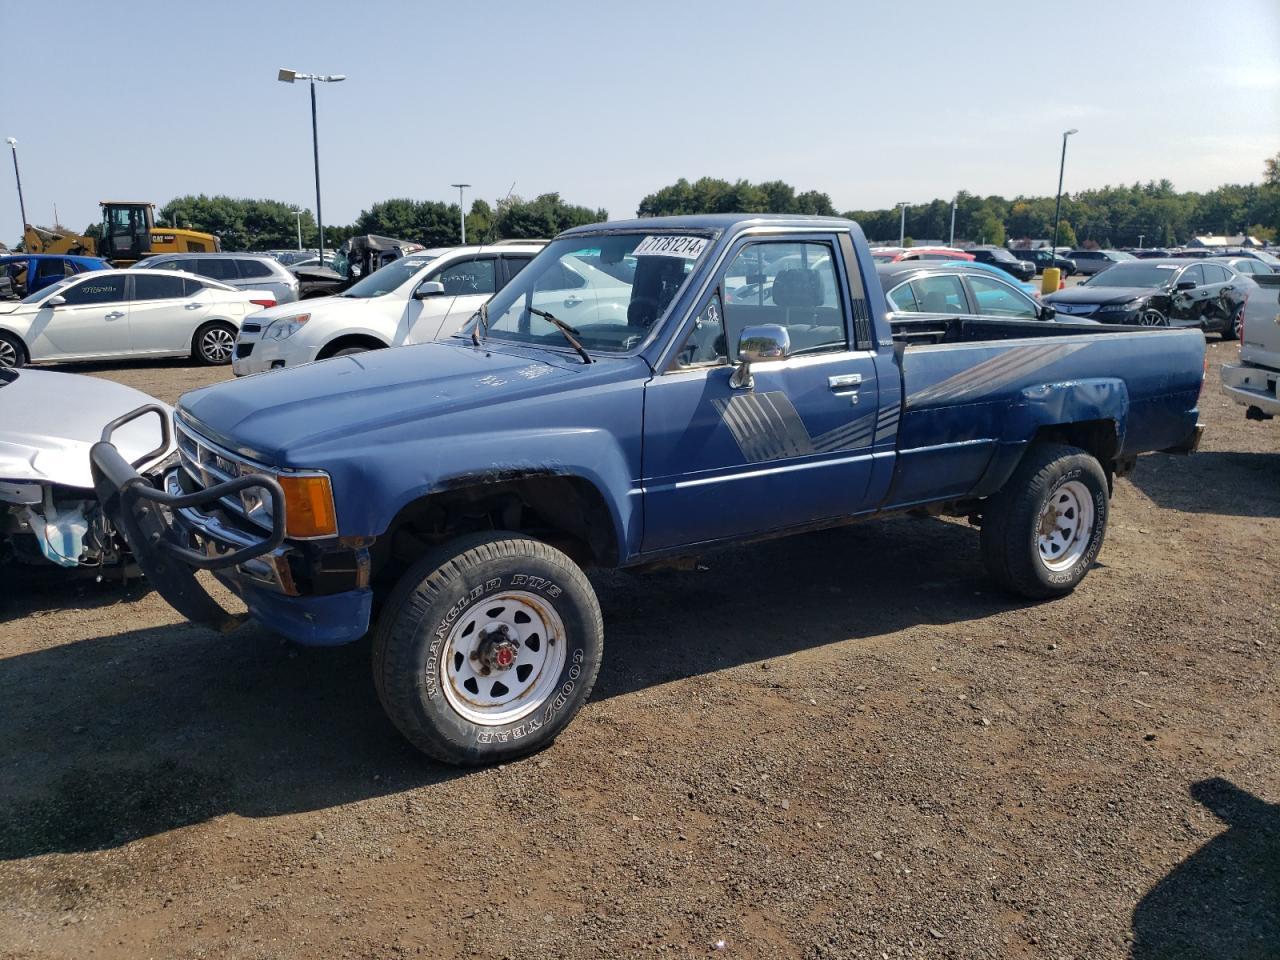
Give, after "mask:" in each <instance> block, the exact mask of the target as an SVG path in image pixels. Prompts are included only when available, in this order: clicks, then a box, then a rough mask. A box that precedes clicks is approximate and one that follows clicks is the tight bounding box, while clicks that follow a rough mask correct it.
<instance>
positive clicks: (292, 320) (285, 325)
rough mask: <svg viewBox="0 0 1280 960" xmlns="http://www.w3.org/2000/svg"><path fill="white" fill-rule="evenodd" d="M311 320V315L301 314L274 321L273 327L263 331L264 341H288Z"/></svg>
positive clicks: (272, 322)
mask: <svg viewBox="0 0 1280 960" xmlns="http://www.w3.org/2000/svg"><path fill="white" fill-rule="evenodd" d="M310 319H311V314H309V313H299V314H295V315H294V316H292V317H281V318H280V319H279V320H272V321H271V325H270V326H268V327H267V329H266V330H265V331H263V334H262V339H263V340H288V339H289V338H290V337H292V336H293V335H294V334H295V333H297V332H298V331H299V330H301V329H302V327H303V325H304V324H305V323H306V322H307V321H308V320H310Z"/></svg>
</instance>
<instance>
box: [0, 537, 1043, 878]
mask: <svg viewBox="0 0 1280 960" xmlns="http://www.w3.org/2000/svg"><path fill="white" fill-rule="evenodd" d="M705 565H706V567H707V569H702V570H698V571H696V572H692V571H691V572H687V573H670V574H650V575H633V574H626V573H605V574H601V575H598V576H596V577H595V578H594V580H595V582H596V586H597V589H598V590H599V593H600V600H601V605H602V606H603V608H604V614H605V622H606V624H607V629H608V639H607V652H606V656H605V665H604V668H603V669H602V671H601V674H600V679H599V682H598V684H597V687H596V693H595V699H597V700H598V699H602V698H607V697H612V696H618V695H621V694H625V693H628V692H630V691H633V690H637V689H640V688H643V687H647V686H650V685H653V684H658V683H663V682H666V681H670V680H676V679H680V678H683V677H688V676H691V675H697V674H702V673H708V672H711V671H716V670H721V669H725V668H728V667H733V666H737V665H740V664H744V663H750V662H753V661H757V660H762V659H767V658H771V657H776V656H780V655H784V654H787V653H791V652H793V651H796V650H802V649H809V648H814V647H819V646H822V645H825V644H830V643H835V642H839V641H844V640H848V639H851V638H852V639H854V640H857V639H862V638H865V637H869V636H875V635H879V634H883V633H887V632H890V631H893V630H897V629H901V628H903V627H907V626H914V625H918V624H929V623H952V622H957V621H966V620H976V619H980V618H982V617H986V616H989V615H992V614H996V613H999V612H1003V611H1007V610H1009V609H1012V608H1013V607H1015V606H1017V605H1018V603H1019V602H1018V601H1016V600H1012V599H1011V598H1009V597H1007V596H1006V595H1004V594H1002V593H1001V592H1000V591H998V590H996V589H995V588H993V587H992V586H991V585H990V583H989V582H988V581H987V580H985V579H984V576H983V572H982V568H981V565H980V563H979V559H978V538H977V536H976V533H975V531H973V530H971V529H969V528H967V527H965V526H963V525H961V524H957V523H946V522H940V521H924V520H895V521H889V522H884V523H874V524H867V525H864V526H861V527H853V528H849V529H846V530H838V531H827V532H824V533H816V534H810V535H805V536H798V537H790V538H787V539H783V540H776V541H771V542H767V543H763V544H757V545H754V546H748V547H740V548H737V549H725V550H721V551H718V552H716V553H714V554H711V555H710V556H709V557H708V558H707V559H706V561H705ZM134 589H137V588H136V587H135V588H134ZM103 595H104V596H107V595H110V592H109V591H104V592H103ZM32 622H33V625H34V629H37V630H38V629H39V626H38V625H39V619H38V618H36V619H34V620H33V621H32ZM849 669H850V670H856V669H857V665H856V663H854V662H851V663H850V664H849ZM0 731H3V735H2V736H0V859H4V860H13V859H19V858H23V857H30V856H35V855H39V854H43V853H49V852H75V851H83V850H95V849H103V848H109V847H115V846H119V845H121V844H124V843H128V842H129V841H132V840H135V839H138V838H140V837H146V836H151V835H154V834H158V833H162V832H165V831H169V830H173V829H175V828H179V827H182V826H186V825H189V824H193V823H198V822H201V821H204V820H207V819H209V818H212V817H215V816H218V815H221V814H226V813H236V814H239V815H241V816H246V817H260V816H274V815H279V814H285V813H290V812H297V811H304V810H315V809H322V808H326V807H331V806H336V805H339V804H346V803H351V802H353V801H358V800H363V799H366V798H370V797H376V796H383V795H387V794H394V793H397V792H400V791H403V790H407V789H411V788H414V787H420V786H424V785H429V784H432V783H438V782H442V781H446V780H448V779H450V778H453V777H457V776H462V775H464V774H465V771H459V770H455V769H452V768H446V767H442V766H438V765H435V764H433V763H431V762H430V761H427V760H425V759H424V758H422V757H421V756H420V755H419V754H418V753H416V752H415V751H414V750H413V749H412V748H411V747H409V746H408V745H407V744H406V743H405V742H404V741H403V740H401V738H400V737H399V735H398V734H397V733H396V731H395V730H394V729H393V728H392V726H391V724H390V723H389V722H388V721H387V720H386V719H385V717H384V716H383V713H382V710H381V707H380V706H379V704H378V702H377V698H376V695H375V694H374V690H373V684H372V681H371V677H370V670H369V647H368V642H367V641H365V642H361V643H357V644H352V645H350V646H347V647H338V648H328V649H307V648H300V647H293V646H291V645H289V644H287V643H285V642H283V641H281V640H278V639H277V638H275V637H273V636H271V635H270V634H267V633H266V632H265V631H262V630H260V629H258V628H255V627H253V626H247V627H244V628H241V629H240V630H238V631H237V632H235V633H233V634H231V635H229V636H225V637H224V636H218V635H215V634H213V633H212V632H210V631H208V630H205V629H202V628H197V627H193V626H188V625H178V626H168V627H153V628H147V629H139V630H134V631H130V632H126V633H122V634H118V635H115V636H107V637H100V638H96V639H92V640H84V641H80V642H77V643H67V644H61V645H55V646H51V647H49V648H47V649H43V650H39V651H37V652H33V653H26V654H21V655H18V656H11V657H8V658H5V659H0Z"/></svg>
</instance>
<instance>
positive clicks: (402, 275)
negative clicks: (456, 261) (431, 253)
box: [338, 256, 435, 300]
mask: <svg viewBox="0 0 1280 960" xmlns="http://www.w3.org/2000/svg"><path fill="white" fill-rule="evenodd" d="M434 259H435V257H423V256H412V257H405V258H404V259H403V260H397V261H396V262H395V263H389V264H387V265H386V266H385V267H383V268H382V269H381V270H375V271H374V272H373V273H371V274H369V275H368V276H367V277H365V278H364V279H363V280H361V281H359V282H358V283H355V284H352V285H351V287H349V288H348V289H347V290H345V291H343V292H342V293H340V294H338V296H340V297H354V298H356V299H357V300H365V299H368V298H369V297H381V296H383V295H385V294H388V293H390V292H391V291H392V290H396V289H399V288H400V287H401V286H403V285H404V284H406V283H408V282H409V281H410V280H412V279H413V278H414V276H415V275H416V274H417V273H418V271H419V270H421V269H422V268H423V267H425V266H426V265H427V264H428V263H430V262H431V261H432V260H434Z"/></svg>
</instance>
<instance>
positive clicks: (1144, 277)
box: [1087, 260, 1178, 287]
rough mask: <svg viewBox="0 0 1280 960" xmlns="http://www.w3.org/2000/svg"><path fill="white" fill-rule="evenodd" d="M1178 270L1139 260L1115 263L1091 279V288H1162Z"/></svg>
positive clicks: (1170, 265)
mask: <svg viewBox="0 0 1280 960" xmlns="http://www.w3.org/2000/svg"><path fill="white" fill-rule="evenodd" d="M1177 270H1178V268H1177V267H1176V266H1173V265H1172V264H1163V263H1161V264H1149V263H1143V262H1142V261H1141V260H1134V261H1133V262H1132V263H1117V264H1116V265H1115V266H1114V267H1111V268H1110V269H1109V270H1103V271H1102V272H1101V273H1099V274H1096V275H1095V276H1093V277H1091V278H1090V279H1089V280H1088V281H1087V282H1088V284H1089V286H1091V287H1163V286H1164V285H1165V284H1166V283H1168V282H1169V281H1170V280H1172V279H1173V275H1174V274H1175V273H1176V272H1177Z"/></svg>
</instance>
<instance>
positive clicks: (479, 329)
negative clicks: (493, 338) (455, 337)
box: [471, 302, 489, 347]
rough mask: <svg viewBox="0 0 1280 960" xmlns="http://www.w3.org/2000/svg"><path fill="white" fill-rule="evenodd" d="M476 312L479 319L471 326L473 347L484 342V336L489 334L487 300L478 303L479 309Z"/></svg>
mask: <svg viewBox="0 0 1280 960" xmlns="http://www.w3.org/2000/svg"><path fill="white" fill-rule="evenodd" d="M476 313H477V314H479V315H480V319H478V320H477V321H476V325H475V326H474V327H472V328H471V345H472V346H473V347H478V346H480V344H481V343H483V342H484V338H485V337H487V336H488V335H489V304H488V303H487V302H486V303H482V304H480V309H479V310H477V311H476ZM473 316H474V314H473Z"/></svg>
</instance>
